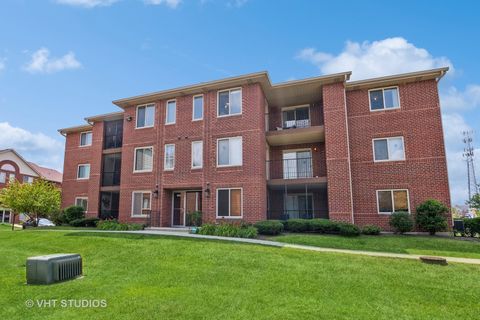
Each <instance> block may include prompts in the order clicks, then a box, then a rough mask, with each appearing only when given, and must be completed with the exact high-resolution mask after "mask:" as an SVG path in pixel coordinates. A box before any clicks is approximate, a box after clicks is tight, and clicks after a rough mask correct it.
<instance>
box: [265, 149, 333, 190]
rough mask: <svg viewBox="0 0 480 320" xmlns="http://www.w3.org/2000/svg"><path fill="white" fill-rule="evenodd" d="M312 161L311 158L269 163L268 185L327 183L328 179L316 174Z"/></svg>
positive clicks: (270, 161)
mask: <svg viewBox="0 0 480 320" xmlns="http://www.w3.org/2000/svg"><path fill="white" fill-rule="evenodd" d="M284 156H285V154H284ZM312 161H313V159H312V157H311V156H309V157H297V158H290V159H285V158H284V159H282V160H269V161H267V173H268V175H267V180H268V184H269V185H283V184H289V185H295V184H297V185H300V184H305V183H324V182H326V177H322V176H319V175H318V173H317V172H315V170H314V167H313V162H312Z"/></svg>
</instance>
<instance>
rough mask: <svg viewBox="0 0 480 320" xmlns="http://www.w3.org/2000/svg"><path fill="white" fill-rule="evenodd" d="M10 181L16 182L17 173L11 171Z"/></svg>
mask: <svg viewBox="0 0 480 320" xmlns="http://www.w3.org/2000/svg"><path fill="white" fill-rule="evenodd" d="M8 181H9V182H12V183H13V182H15V173H10V175H9V177H8Z"/></svg>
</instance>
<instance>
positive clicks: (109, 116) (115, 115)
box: [85, 111, 123, 123]
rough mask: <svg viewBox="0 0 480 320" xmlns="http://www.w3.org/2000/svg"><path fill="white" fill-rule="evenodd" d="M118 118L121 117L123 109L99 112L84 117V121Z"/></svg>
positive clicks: (92, 121)
mask: <svg viewBox="0 0 480 320" xmlns="http://www.w3.org/2000/svg"><path fill="white" fill-rule="evenodd" d="M119 119H123V111H117V112H110V113H105V114H100V115H97V116H92V117H86V118H85V121H87V122H88V123H94V122H98V121H105V120H119Z"/></svg>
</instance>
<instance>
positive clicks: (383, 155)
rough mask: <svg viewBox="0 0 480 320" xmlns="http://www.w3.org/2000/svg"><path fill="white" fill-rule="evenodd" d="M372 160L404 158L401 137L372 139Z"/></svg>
mask: <svg viewBox="0 0 480 320" xmlns="http://www.w3.org/2000/svg"><path fill="white" fill-rule="evenodd" d="M373 157H374V161H398V160H405V149H404V146H403V137H394V138H382V139H373Z"/></svg>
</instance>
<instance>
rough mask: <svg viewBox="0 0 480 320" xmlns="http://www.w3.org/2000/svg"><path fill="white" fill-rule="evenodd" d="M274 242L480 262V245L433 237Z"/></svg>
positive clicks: (294, 237) (285, 238) (300, 237)
mask: <svg viewBox="0 0 480 320" xmlns="http://www.w3.org/2000/svg"><path fill="white" fill-rule="evenodd" d="M269 239H270V240H275V241H280V242H286V243H294V244H302V245H310V246H316V247H324V248H335V249H351V250H365V251H380V252H393V253H407V254H422V255H436V256H447V257H463V258H477V259H480V241H467V240H455V239H449V238H442V237H431V236H408V235H380V236H365V235H362V236H359V237H350V238H349V237H341V236H335V235H321V234H285V235H280V236H276V237H271V238H269Z"/></svg>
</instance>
